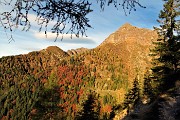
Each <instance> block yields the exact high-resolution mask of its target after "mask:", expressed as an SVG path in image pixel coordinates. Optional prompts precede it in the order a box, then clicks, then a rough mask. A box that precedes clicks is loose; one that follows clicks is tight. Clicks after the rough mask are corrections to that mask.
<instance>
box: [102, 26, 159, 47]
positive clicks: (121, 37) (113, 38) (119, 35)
mask: <svg viewBox="0 0 180 120" xmlns="http://www.w3.org/2000/svg"><path fill="white" fill-rule="evenodd" d="M155 38H157V33H156V32H155V31H153V30H149V29H145V28H138V27H135V26H132V25H131V24H129V23H125V24H124V25H122V26H121V27H120V28H119V29H118V30H117V31H115V32H114V33H112V34H111V35H110V36H109V37H108V38H107V39H106V40H105V41H104V42H103V43H102V44H101V45H104V44H106V43H112V44H114V45H116V44H120V43H122V42H125V41H126V42H128V43H129V42H130V43H133V42H137V43H139V44H149V43H150V42H147V41H151V40H154V39H155ZM101 45H100V46H101Z"/></svg>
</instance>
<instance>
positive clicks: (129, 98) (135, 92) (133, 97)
mask: <svg viewBox="0 0 180 120" xmlns="http://www.w3.org/2000/svg"><path fill="white" fill-rule="evenodd" d="M139 101H140V87H139V82H138V79H137V78H135V80H134V83H133V88H132V89H130V90H129V92H128V93H127V94H126V95H125V100H124V109H125V108H127V110H128V111H129V110H131V109H133V108H134V107H135V105H136V104H138V102H139Z"/></svg>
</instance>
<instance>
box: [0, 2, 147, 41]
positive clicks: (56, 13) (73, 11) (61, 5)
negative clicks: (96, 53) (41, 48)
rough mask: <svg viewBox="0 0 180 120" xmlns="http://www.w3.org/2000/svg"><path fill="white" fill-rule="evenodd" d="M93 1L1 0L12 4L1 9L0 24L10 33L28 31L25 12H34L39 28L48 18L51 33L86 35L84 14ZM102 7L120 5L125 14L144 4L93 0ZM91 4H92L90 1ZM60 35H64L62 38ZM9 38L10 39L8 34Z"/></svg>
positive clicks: (45, 25) (1, 3)
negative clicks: (50, 24)
mask: <svg viewBox="0 0 180 120" xmlns="http://www.w3.org/2000/svg"><path fill="white" fill-rule="evenodd" d="M91 2H92V1H89V0H16V1H13V0H0V5H2V6H11V8H10V9H11V10H8V11H1V12H0V27H2V28H3V29H4V30H5V31H10V32H12V31H13V30H14V29H15V28H17V27H18V26H22V27H23V30H25V31H28V30H29V29H30V27H31V22H32V21H30V20H29V17H28V15H29V14H30V13H34V14H36V16H37V17H36V20H37V24H38V25H39V31H41V30H42V31H45V34H46V33H47V32H48V30H47V28H48V26H49V23H50V21H55V23H54V25H53V26H49V27H51V28H50V29H51V32H52V33H56V34H57V37H58V36H59V35H60V34H61V35H63V34H69V33H70V34H71V35H73V34H75V35H76V36H77V37H79V36H80V35H81V36H87V35H86V30H87V29H88V28H91V25H90V24H89V21H90V20H89V19H88V18H87V15H88V14H89V13H91V12H92V11H93V10H92V9H91V5H92V3H91ZM96 2H97V3H96V4H100V8H101V9H102V10H103V9H104V8H105V6H106V5H108V6H109V5H111V4H112V5H114V7H116V8H118V6H122V7H123V9H124V11H125V14H126V12H128V13H130V12H131V11H132V10H134V11H135V10H136V7H137V6H140V7H144V6H142V5H141V4H140V2H139V0H96ZM93 4H94V3H93ZM62 38H63V37H62ZM10 40H13V37H12V36H11V38H10Z"/></svg>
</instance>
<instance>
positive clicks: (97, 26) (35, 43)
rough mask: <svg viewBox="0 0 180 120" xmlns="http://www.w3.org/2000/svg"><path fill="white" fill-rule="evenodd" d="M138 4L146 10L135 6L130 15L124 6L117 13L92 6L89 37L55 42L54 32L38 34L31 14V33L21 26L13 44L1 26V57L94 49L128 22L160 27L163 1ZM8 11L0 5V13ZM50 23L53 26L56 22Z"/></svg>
mask: <svg viewBox="0 0 180 120" xmlns="http://www.w3.org/2000/svg"><path fill="white" fill-rule="evenodd" d="M139 2H140V3H141V4H142V5H143V6H146V8H145V9H144V8H141V7H139V6H136V11H132V12H131V14H130V15H129V14H128V15H127V16H126V15H125V13H124V10H123V9H122V7H121V6H119V7H118V10H117V9H116V8H114V7H113V6H106V7H105V9H104V11H102V10H101V9H100V5H99V4H97V3H96V2H95V3H93V4H92V6H91V8H92V9H93V12H91V13H90V14H88V16H87V17H88V18H89V20H90V22H89V23H90V25H91V26H92V28H88V30H87V31H86V34H87V36H88V37H81V36H80V37H79V38H76V37H75V36H73V38H72V39H71V37H70V35H69V34H67V35H64V38H63V40H61V37H60V38H59V39H57V41H56V42H54V40H55V37H56V36H55V35H54V34H52V33H51V31H49V32H48V34H47V37H46V36H45V34H44V32H39V30H38V28H39V27H38V25H37V24H36V21H34V18H35V14H30V15H29V17H30V19H31V20H32V21H31V25H32V27H31V29H30V30H29V31H28V32H26V31H22V28H21V27H19V29H15V30H13V32H12V35H13V39H14V41H11V42H10V43H9V38H10V32H8V31H7V32H5V31H4V30H3V29H2V27H0V58H1V57H2V56H10V55H18V54H27V53H29V52H31V51H38V50H41V49H45V48H47V47H48V46H58V47H60V48H61V49H63V50H64V51H67V50H70V49H76V48H80V47H85V48H89V49H92V48H95V47H97V46H98V45H99V44H101V43H102V42H103V41H104V40H105V39H106V38H107V37H108V36H109V35H110V34H111V33H113V32H115V31H116V30H117V29H118V28H119V27H121V26H122V25H123V24H125V23H130V24H131V25H133V26H136V27H140V28H148V29H153V26H158V22H157V21H156V20H157V19H158V15H159V12H160V10H161V9H162V7H163V2H162V0H139ZM8 9H9V8H6V7H3V6H1V5H0V11H6V10H8ZM51 24H52V25H53V22H51V23H50V25H51Z"/></svg>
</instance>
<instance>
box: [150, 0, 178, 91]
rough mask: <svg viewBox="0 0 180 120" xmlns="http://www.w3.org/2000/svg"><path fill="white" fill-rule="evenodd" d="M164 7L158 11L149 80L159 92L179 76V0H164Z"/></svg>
mask: <svg viewBox="0 0 180 120" xmlns="http://www.w3.org/2000/svg"><path fill="white" fill-rule="evenodd" d="M164 1H165V4H164V8H163V10H161V11H160V14H159V20H158V22H159V23H160V26H159V27H158V28H155V29H156V30H157V32H158V35H159V38H158V40H157V42H154V44H155V48H154V49H153V50H152V52H153V53H152V54H151V55H152V56H154V59H153V68H152V76H151V80H152V83H153V85H152V86H154V87H155V89H158V90H159V91H158V92H157V93H156V94H159V93H161V92H163V91H166V90H168V89H170V88H172V87H173V85H174V82H175V81H176V80H177V79H178V78H179V75H178V74H179V68H180V41H179V32H178V31H179V30H178V28H179V23H178V16H179V15H180V2H179V0H164Z"/></svg>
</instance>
